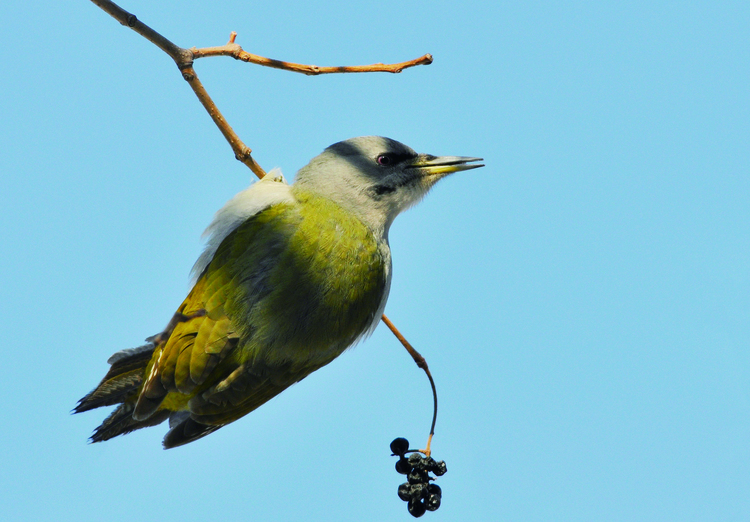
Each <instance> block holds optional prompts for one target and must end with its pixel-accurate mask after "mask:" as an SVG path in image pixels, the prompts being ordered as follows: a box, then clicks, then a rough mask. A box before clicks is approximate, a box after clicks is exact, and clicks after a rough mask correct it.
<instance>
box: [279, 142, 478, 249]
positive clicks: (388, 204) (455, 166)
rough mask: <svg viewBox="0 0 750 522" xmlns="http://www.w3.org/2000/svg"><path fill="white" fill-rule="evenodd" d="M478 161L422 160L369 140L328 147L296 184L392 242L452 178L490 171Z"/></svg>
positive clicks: (460, 158)
mask: <svg viewBox="0 0 750 522" xmlns="http://www.w3.org/2000/svg"><path fill="white" fill-rule="evenodd" d="M477 161H482V159H481V158H470V157H463V156H432V155H430V154H418V153H416V152H415V151H414V150H412V149H411V148H409V147H407V146H406V145H404V144H403V143H399V142H398V141H395V140H392V139H389V138H383V137H380V136H363V137H359V138H351V139H348V140H345V141H341V142H339V143H335V144H334V145H331V146H330V147H328V148H327V149H326V150H324V151H323V153H322V154H320V155H319V156H317V157H315V158H313V159H312V161H310V163H309V164H307V165H306V166H305V167H303V168H302V169H300V171H299V173H298V174H297V179H296V181H295V183H294V184H295V185H296V186H298V187H300V188H303V189H304V190H309V191H311V192H315V193H317V194H319V195H321V196H325V197H327V198H329V199H331V200H333V201H335V202H336V203H338V204H339V205H341V206H342V207H344V208H346V209H348V210H351V211H352V212H354V213H356V214H357V215H358V216H359V217H360V219H362V221H363V222H364V223H365V224H367V225H368V226H370V227H371V228H372V229H373V230H374V231H375V232H376V233H380V234H382V236H383V237H387V234H388V229H389V227H390V225H391V223H392V222H393V220H394V219H395V217H396V216H397V215H398V214H399V213H400V212H402V211H404V210H406V209H407V208H409V207H411V206H412V205H414V204H415V203H417V202H419V200H420V199H422V197H424V195H425V194H427V192H428V191H429V190H430V189H431V188H432V186H433V185H434V184H435V183H437V181H438V180H440V179H442V178H444V177H445V176H447V175H448V174H451V173H453V172H457V171H459V170H470V169H475V168H478V167H483V166H484V165H482V164H478V163H475V162H477Z"/></svg>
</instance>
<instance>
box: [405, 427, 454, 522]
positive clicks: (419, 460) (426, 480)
mask: <svg viewBox="0 0 750 522" xmlns="http://www.w3.org/2000/svg"><path fill="white" fill-rule="evenodd" d="M391 451H392V452H393V454H394V455H397V456H398V462H396V471H397V472H399V473H401V474H402V475H406V476H407V479H408V481H407V482H404V483H403V484H401V485H400V486H399V487H398V498H400V499H401V500H403V501H404V502H408V503H409V513H411V515H412V516H414V517H421V516H422V515H424V513H425V511H435V510H436V509H437V508H439V507H440V499H441V496H442V491H441V490H440V486H438V485H437V484H430V481H431V480H435V479H434V477H431V476H430V475H429V473H430V472H432V473H434V474H435V475H437V476H438V477H439V476H441V475H445V472H446V471H448V468H447V467H446V466H445V462H444V461H442V460H441V461H436V460H435V459H433V458H432V457H425V456H423V455H421V454H420V453H418V452H416V451H415V450H410V449H409V441H408V440H406V439H404V438H402V437H399V438H397V439H395V440H394V441H393V442H391ZM406 453H411V455H409V456H408V457H407V456H406Z"/></svg>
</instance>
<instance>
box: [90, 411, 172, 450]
mask: <svg viewBox="0 0 750 522" xmlns="http://www.w3.org/2000/svg"><path fill="white" fill-rule="evenodd" d="M134 407H135V405H134V404H133V403H132V402H127V403H125V404H121V405H120V406H119V407H117V408H116V409H115V410H114V411H113V412H112V413H111V414H110V416H109V417H107V418H106V419H104V422H102V424H101V426H99V427H98V428H96V430H95V431H94V434H93V435H91V438H90V439H89V440H90V441H91V442H92V443H93V442H102V441H105V440H109V439H111V438H112V437H117V436H118V435H125V434H126V433H130V432H131V431H135V430H138V429H141V428H148V427H149V426H156V425H157V424H161V423H162V422H164V421H165V420H167V418H168V417H169V414H170V413H171V412H170V411H167V410H163V411H158V412H156V413H155V414H154V415H152V416H151V417H149V418H148V419H146V420H142V421H137V420H135V419H133V408H134Z"/></svg>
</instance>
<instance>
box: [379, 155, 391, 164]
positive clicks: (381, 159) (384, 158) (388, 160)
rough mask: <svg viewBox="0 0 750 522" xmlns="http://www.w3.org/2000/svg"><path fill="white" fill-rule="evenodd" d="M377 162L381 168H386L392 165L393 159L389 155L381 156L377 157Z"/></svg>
mask: <svg viewBox="0 0 750 522" xmlns="http://www.w3.org/2000/svg"><path fill="white" fill-rule="evenodd" d="M377 162H378V165H380V166H381V167H388V166H390V165H392V164H393V158H392V157H391V155H390V154H381V155H380V156H378V159H377Z"/></svg>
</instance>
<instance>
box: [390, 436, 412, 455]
mask: <svg viewBox="0 0 750 522" xmlns="http://www.w3.org/2000/svg"><path fill="white" fill-rule="evenodd" d="M408 450H409V441H408V440H406V439H405V438H403V437H399V438H397V439H393V442H391V453H393V454H394V455H398V456H401V455H403V454H404V453H406V452H407V451H408Z"/></svg>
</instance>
